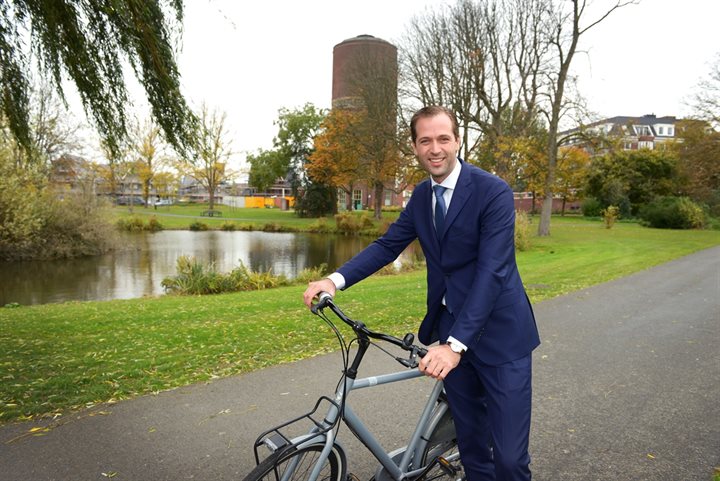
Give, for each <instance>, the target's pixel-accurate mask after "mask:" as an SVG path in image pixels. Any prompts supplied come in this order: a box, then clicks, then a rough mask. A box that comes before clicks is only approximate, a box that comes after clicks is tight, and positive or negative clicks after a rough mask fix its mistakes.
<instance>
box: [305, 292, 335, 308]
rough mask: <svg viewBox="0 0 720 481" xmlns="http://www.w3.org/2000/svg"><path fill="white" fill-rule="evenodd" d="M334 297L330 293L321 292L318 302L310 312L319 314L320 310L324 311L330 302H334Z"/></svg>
mask: <svg viewBox="0 0 720 481" xmlns="http://www.w3.org/2000/svg"><path fill="white" fill-rule="evenodd" d="M332 299H333V296H332V295H331V294H330V293H329V292H325V291H321V292H320V293H319V294H318V301H317V303H316V304H314V305H313V306H312V307H311V308H310V311H312V313H313V314H317V313H318V311H319V310H320V309H323V308H324V307H325V306H327V305H328V303H329V302H330V301H332Z"/></svg>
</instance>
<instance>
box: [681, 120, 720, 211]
mask: <svg viewBox="0 0 720 481" xmlns="http://www.w3.org/2000/svg"><path fill="white" fill-rule="evenodd" d="M676 132H677V134H678V136H679V138H680V139H682V141H681V142H677V143H675V144H674V145H673V151H674V152H675V153H676V154H677V157H678V162H679V168H680V173H681V175H682V177H683V180H684V181H685V182H684V185H683V187H682V191H683V193H684V194H686V195H687V196H689V197H690V198H691V199H693V200H695V201H697V202H701V203H703V204H706V205H707V206H708V207H710V212H711V213H712V214H713V215H715V216H720V133H719V132H717V131H715V130H713V129H711V128H709V126H708V124H707V122H705V121H698V120H684V121H681V122H679V124H678V125H677V129H676Z"/></svg>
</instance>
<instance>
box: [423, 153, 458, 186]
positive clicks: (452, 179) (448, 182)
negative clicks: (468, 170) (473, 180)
mask: <svg viewBox="0 0 720 481" xmlns="http://www.w3.org/2000/svg"><path fill="white" fill-rule="evenodd" d="M460 169H462V162H460V159H457V162H455V168H454V169H453V170H452V172H450V175H448V176H447V177H446V178H445V180H443V181H442V182H440V183H439V184H438V183H437V182H435V180H433V178H432V177H430V186H431V187H435V186H436V185H442V186H443V187H445V188H446V189H451V190H454V189H455V186H456V185H457V181H458V179H459V178H460Z"/></svg>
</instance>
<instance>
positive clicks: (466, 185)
mask: <svg viewBox="0 0 720 481" xmlns="http://www.w3.org/2000/svg"><path fill="white" fill-rule="evenodd" d="M459 162H460V163H461V165H462V168H461V169H460V177H458V181H457V184H455V190H454V191H453V193H452V200H451V201H450V207H448V211H447V214H446V215H445V225H444V228H443V231H442V233H441V235H440V239H441V240H442V238H443V237H444V236H445V233H446V232H447V231H448V229H449V228H450V226H451V225H452V223H453V222H455V219H456V218H457V216H458V214H459V213H460V211H461V210H462V208H463V207H464V206H465V204H466V203H467V201H468V199H470V197H471V195H472V188H471V182H470V169H468V168H467V165H466V164H465V162H463V161H461V160H460V161H459Z"/></svg>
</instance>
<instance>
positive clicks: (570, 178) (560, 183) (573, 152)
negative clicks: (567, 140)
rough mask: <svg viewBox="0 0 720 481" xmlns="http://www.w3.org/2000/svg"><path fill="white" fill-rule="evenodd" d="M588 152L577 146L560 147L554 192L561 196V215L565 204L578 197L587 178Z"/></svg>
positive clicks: (563, 212)
mask: <svg viewBox="0 0 720 481" xmlns="http://www.w3.org/2000/svg"><path fill="white" fill-rule="evenodd" d="M589 165H590V154H588V153H587V152H586V151H584V150H583V149H580V148H578V147H561V148H560V151H559V152H558V159H557V176H556V180H555V192H556V193H557V194H559V195H560V196H561V197H562V211H561V212H562V215H565V206H566V204H567V203H568V202H572V201H574V200H577V199H578V198H579V195H580V192H581V190H582V187H583V185H584V184H585V180H586V178H587V172H588V167H589Z"/></svg>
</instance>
